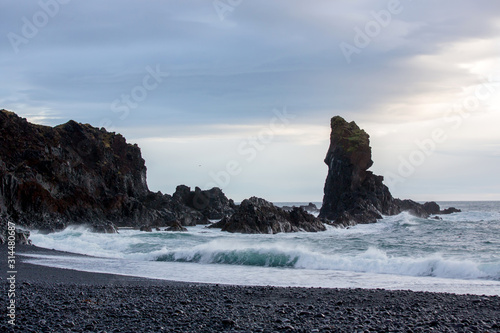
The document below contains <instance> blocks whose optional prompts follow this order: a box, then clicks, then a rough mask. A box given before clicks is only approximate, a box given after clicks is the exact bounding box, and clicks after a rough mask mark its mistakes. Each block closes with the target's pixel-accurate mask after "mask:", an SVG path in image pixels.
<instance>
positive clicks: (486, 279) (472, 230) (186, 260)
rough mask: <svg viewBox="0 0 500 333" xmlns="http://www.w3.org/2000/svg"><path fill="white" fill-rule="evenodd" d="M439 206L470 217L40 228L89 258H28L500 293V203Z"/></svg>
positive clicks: (335, 284)
mask: <svg viewBox="0 0 500 333" xmlns="http://www.w3.org/2000/svg"><path fill="white" fill-rule="evenodd" d="M291 204H292V203H277V205H278V206H283V205H287V206H289V205H291ZM298 204H306V203H295V205H298ZM439 204H440V205H441V207H444V208H446V207H449V206H454V207H456V208H459V209H461V210H462V212H461V213H454V214H450V215H441V218H442V220H435V219H422V218H418V217H414V216H411V215H409V214H407V213H402V214H399V215H396V216H387V217H384V218H383V219H382V220H380V221H378V222H377V223H375V224H367V225H357V226H354V227H350V228H346V229H341V228H335V227H331V226H329V227H328V230H327V231H325V232H318V233H306V232H299V233H280V234H275V235H246V234H231V233H227V232H222V231H220V230H218V229H207V228H205V227H204V226H196V227H190V228H188V232H166V231H159V232H151V233H148V232H141V231H138V230H120V232H119V233H118V234H98V233H91V232H89V231H88V230H87V229H86V228H85V227H69V228H67V229H66V230H64V231H61V232H56V233H51V234H42V233H39V232H37V231H32V235H31V239H32V241H33V243H34V244H35V245H36V246H39V247H43V248H48V249H55V250H60V251H67V252H71V253H75V254H85V255H87V256H85V257H82V256H76V255H75V256H59V255H29V256H28V257H27V258H25V259H26V261H28V262H30V263H33V264H38V265H46V266H52V267H59V268H69V269H76V270H80V271H91V272H102V273H113V274H119V275H130V276H139V277H148V278H155V279H165V280H174V281H185V282H204V283H219V284H236V285H265V286H267V285H270V286H293V287H295V286H300V287H321V288H370V289H373V288H383V289H389V290H413V291H433V292H451V293H457V294H478V295H500V202H439ZM318 206H319V205H318Z"/></svg>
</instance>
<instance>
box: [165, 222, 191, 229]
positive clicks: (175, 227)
mask: <svg viewBox="0 0 500 333" xmlns="http://www.w3.org/2000/svg"><path fill="white" fill-rule="evenodd" d="M167 231H187V229H186V228H184V227H183V226H182V225H181V223H180V222H179V221H175V222H174V223H173V224H172V225H171V226H170V227H168V228H167Z"/></svg>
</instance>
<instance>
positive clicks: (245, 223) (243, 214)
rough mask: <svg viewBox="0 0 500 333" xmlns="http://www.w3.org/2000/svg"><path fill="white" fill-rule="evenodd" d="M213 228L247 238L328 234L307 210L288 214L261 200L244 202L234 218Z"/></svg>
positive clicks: (298, 210) (291, 211)
mask: <svg viewBox="0 0 500 333" xmlns="http://www.w3.org/2000/svg"><path fill="white" fill-rule="evenodd" d="M211 227H213V228H221V229H222V231H228V232H240V233H246V234H276V233H278V232H298V231H309V232H316V231H325V230H326V228H325V226H324V225H323V223H322V221H321V220H319V219H318V218H316V217H315V216H313V215H311V214H309V213H308V212H306V211H305V210H304V209H303V208H297V207H293V208H292V209H291V210H290V211H285V210H283V209H282V208H279V207H276V206H275V205H273V204H272V203H270V202H268V201H266V200H264V199H261V198H257V197H251V198H250V199H246V200H243V202H242V203H241V204H240V205H239V206H238V207H237V209H236V212H235V213H234V214H233V215H231V216H230V217H226V218H224V219H222V220H221V221H220V222H218V223H216V224H213V225H212V226H211Z"/></svg>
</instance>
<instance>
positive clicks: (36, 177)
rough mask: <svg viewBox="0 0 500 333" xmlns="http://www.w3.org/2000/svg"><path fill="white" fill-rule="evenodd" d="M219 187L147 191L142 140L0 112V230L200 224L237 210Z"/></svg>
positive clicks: (104, 229) (100, 228)
mask: <svg viewBox="0 0 500 333" xmlns="http://www.w3.org/2000/svg"><path fill="white" fill-rule="evenodd" d="M233 210H234V203H233V202H232V201H231V200H229V199H228V198H227V197H226V196H225V195H224V193H222V191H221V190H220V189H218V188H213V189H211V190H208V191H201V190H200V189H198V188H197V189H196V190H195V191H191V190H190V188H189V187H187V186H179V187H178V188H177V191H176V192H175V193H174V195H173V196H170V195H167V194H162V193H160V192H157V193H154V192H151V191H149V189H148V185H147V182H146V166H145V162H144V159H143V158H142V156H141V151H140V148H139V147H138V146H137V145H131V144H128V143H127V142H126V140H125V138H124V137H123V136H121V135H120V134H116V133H112V132H108V131H106V130H105V129H104V128H101V129H98V128H95V127H92V126H90V125H88V124H80V123H77V122H75V121H69V122H67V123H65V124H62V125H59V126H56V127H48V126H41V125H35V124H31V123H29V122H28V121H27V120H26V119H24V118H21V117H19V116H17V115H16V114H15V113H13V112H9V111H6V110H0V217H1V220H2V223H1V226H0V228H1V229H2V233H1V234H2V235H5V231H6V228H7V222H9V221H11V222H14V223H15V224H16V225H17V226H22V227H25V228H30V229H40V230H45V231H47V232H51V231H56V230H61V229H64V228H65V227H67V226H68V225H71V224H78V225H81V224H86V225H88V226H89V227H91V228H92V229H93V230H95V231H98V232H114V231H115V228H116V227H137V228H139V227H141V226H146V227H147V226H149V227H151V226H166V227H172V226H173V227H176V226H178V225H179V224H180V225H195V224H196V223H198V222H200V223H206V221H207V220H208V219H213V218H222V217H224V216H226V215H229V214H232V212H233Z"/></svg>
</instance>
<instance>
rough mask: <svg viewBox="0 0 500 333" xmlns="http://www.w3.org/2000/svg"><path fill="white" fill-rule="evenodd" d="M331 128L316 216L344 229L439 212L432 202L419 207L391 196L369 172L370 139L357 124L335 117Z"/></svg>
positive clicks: (411, 202)
mask: <svg viewBox="0 0 500 333" xmlns="http://www.w3.org/2000/svg"><path fill="white" fill-rule="evenodd" d="M331 129H332V132H331V135H330V147H329V149H328V152H327V154H326V158H325V163H326V164H327V165H328V175H327V178H326V182H325V188H324V197H323V205H322V207H321V210H320V215H319V217H321V218H326V219H328V220H330V221H333V223H334V224H338V225H344V226H347V225H354V224H358V223H373V222H376V221H377V219H381V218H382V215H395V214H399V213H401V212H402V211H408V212H410V213H411V214H413V215H416V216H419V217H428V216H429V215H430V214H438V213H441V212H442V211H441V210H440V208H439V205H437V204H436V203H434V202H433V203H426V204H424V205H422V204H419V203H417V202H415V201H412V200H400V199H395V198H393V197H392V195H391V193H390V192H389V189H388V188H387V186H385V185H384V184H383V179H384V178H383V177H382V176H377V175H375V174H373V173H372V172H371V171H368V169H369V168H370V167H371V166H372V164H373V161H372V154H371V147H370V137H369V135H368V134H367V133H366V132H365V131H364V130H362V129H360V128H359V127H358V125H356V123H354V122H350V123H348V122H346V121H345V120H344V119H343V118H342V117H339V116H336V117H333V118H332V119H331ZM436 206H437V208H436Z"/></svg>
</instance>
